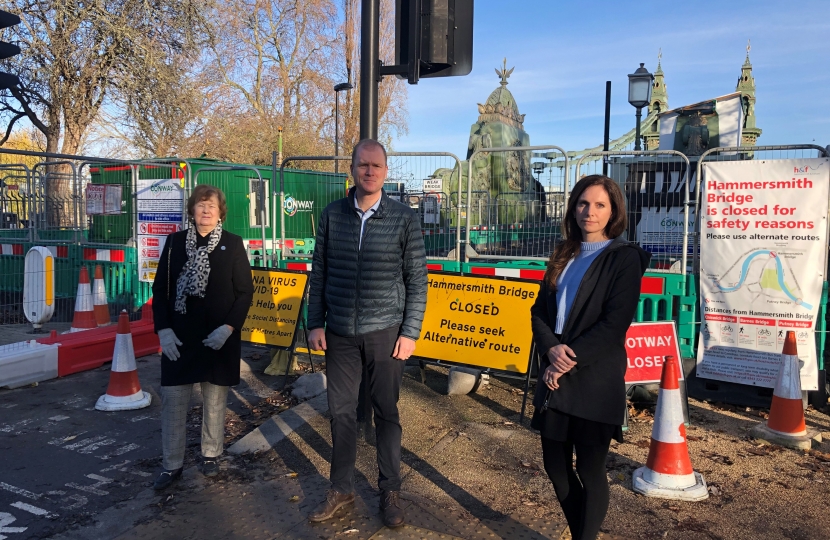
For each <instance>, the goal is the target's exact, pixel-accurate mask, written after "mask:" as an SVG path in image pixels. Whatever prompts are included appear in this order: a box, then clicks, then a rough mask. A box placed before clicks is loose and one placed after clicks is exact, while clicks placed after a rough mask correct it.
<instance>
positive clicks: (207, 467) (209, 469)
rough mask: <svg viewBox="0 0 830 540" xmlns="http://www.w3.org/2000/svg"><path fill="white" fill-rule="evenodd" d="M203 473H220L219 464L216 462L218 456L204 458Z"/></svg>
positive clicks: (212, 474)
mask: <svg viewBox="0 0 830 540" xmlns="http://www.w3.org/2000/svg"><path fill="white" fill-rule="evenodd" d="M202 474H204V475H205V476H216V475H217V474H219V464H218V463H217V462H216V458H204V459H202Z"/></svg>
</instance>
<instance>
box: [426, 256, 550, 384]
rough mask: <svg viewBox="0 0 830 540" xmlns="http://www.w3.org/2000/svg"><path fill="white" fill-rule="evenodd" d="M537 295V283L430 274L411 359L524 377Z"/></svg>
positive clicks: (531, 340) (531, 337)
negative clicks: (519, 374) (493, 370)
mask: <svg viewBox="0 0 830 540" xmlns="http://www.w3.org/2000/svg"><path fill="white" fill-rule="evenodd" d="M538 293H539V282H538V281H520V280H506V279H504V278H501V279H498V278H483V277H477V276H460V275H458V274H443V273H432V272H430V274H429V281H428V286H427V310H426V313H425V315H424V324H423V329H422V331H421V339H420V340H419V341H418V349H417V356H419V357H422V358H427V359H431V360H438V361H447V362H457V363H459V364H467V365H471V366H478V367H483V368H490V369H496V370H500V371H512V372H515V373H522V374H523V373H526V372H527V370H528V357H529V355H530V348H531V344H532V342H533V332H532V330H531V328H530V307H531V306H532V305H533V302H535V300H536V295H537V294H538ZM517 314H524V316H520V315H517Z"/></svg>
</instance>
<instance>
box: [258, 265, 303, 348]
mask: <svg viewBox="0 0 830 540" xmlns="http://www.w3.org/2000/svg"><path fill="white" fill-rule="evenodd" d="M251 273H252V274H253V280H254V299H253V300H252V301H251V309H249V310H248V317H247V318H246V319H245V324H244V326H242V340H243V341H249V342H251V343H261V344H263V345H273V346H275V347H291V346H292V345H293V344H294V334H295V333H296V331H297V323H298V322H299V320H300V317H301V313H300V307H301V305H302V302H303V297H304V296H305V288H306V283H307V282H308V275H307V274H304V273H302V272H292V271H291V270H273V269H265V268H262V269H260V268H251Z"/></svg>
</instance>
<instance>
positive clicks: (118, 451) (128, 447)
mask: <svg viewBox="0 0 830 540" xmlns="http://www.w3.org/2000/svg"><path fill="white" fill-rule="evenodd" d="M138 448H141V445H138V444H135V443H130V444H127V445H124V446H122V447H121V448H116V449H115V450H113V451H112V452H110V453H109V454H104V455H103V456H98V457H99V458H101V459H110V458H113V457H115V456H120V455H122V454H126V453H127V452H131V451H133V450H136V449H138Z"/></svg>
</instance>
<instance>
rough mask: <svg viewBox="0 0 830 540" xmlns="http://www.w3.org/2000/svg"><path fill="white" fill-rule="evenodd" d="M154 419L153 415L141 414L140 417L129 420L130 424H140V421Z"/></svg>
mask: <svg viewBox="0 0 830 540" xmlns="http://www.w3.org/2000/svg"><path fill="white" fill-rule="evenodd" d="M155 417H156V415H154V414H142V415H141V416H136V417H135V418H130V422H141V421H142V420H151V419H153V418H155Z"/></svg>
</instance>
